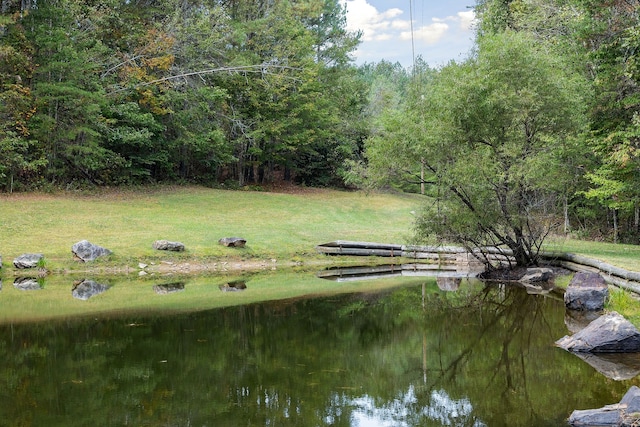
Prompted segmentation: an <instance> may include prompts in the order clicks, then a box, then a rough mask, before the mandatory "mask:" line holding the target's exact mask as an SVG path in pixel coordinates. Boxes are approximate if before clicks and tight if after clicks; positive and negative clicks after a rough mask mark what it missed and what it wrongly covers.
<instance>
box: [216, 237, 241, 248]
mask: <svg viewBox="0 0 640 427" xmlns="http://www.w3.org/2000/svg"><path fill="white" fill-rule="evenodd" d="M218 243H219V244H221V245H222V246H227V247H234V248H243V247H244V245H245V244H246V243H247V240H246V239H243V238H242V237H223V238H222V239H220V240H218Z"/></svg>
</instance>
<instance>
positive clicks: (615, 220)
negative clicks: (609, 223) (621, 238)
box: [612, 209, 618, 243]
mask: <svg viewBox="0 0 640 427" xmlns="http://www.w3.org/2000/svg"><path fill="white" fill-rule="evenodd" d="M612 211H613V212H612V214H613V243H618V209H612Z"/></svg>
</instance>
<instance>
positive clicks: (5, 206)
mask: <svg viewBox="0 0 640 427" xmlns="http://www.w3.org/2000/svg"><path fill="white" fill-rule="evenodd" d="M419 205H420V197H419V196H417V195H390V194H365V193H360V192H341V191H332V190H322V191H320V190H306V191H302V192H298V193H295V194H283V193H267V192H253V191H224V190H214V189H207V188H201V187H168V188H162V187H161V188H148V189H145V190H139V191H124V192H116V191H105V192H102V193H100V194H91V195H82V194H72V193H64V194H55V195H44V194H14V195H9V196H7V195H5V196H2V197H1V198H0V212H2V216H1V218H2V223H1V225H0V255H2V257H3V265H4V267H5V270H6V269H7V268H8V269H11V268H12V261H13V259H14V258H15V257H17V256H19V255H20V254H23V253H33V252H35V253H42V254H44V255H45V260H46V266H47V268H48V269H49V270H50V271H54V272H55V271H58V270H70V269H71V270H72V269H74V268H79V265H78V263H76V262H74V261H72V255H71V246H72V245H73V244H74V243H76V242H78V241H80V240H83V239H86V240H89V241H90V242H92V243H95V244H97V245H100V246H103V247H106V248H108V249H110V250H112V251H113V252H114V254H113V255H112V256H110V257H109V258H108V259H107V260H104V261H101V260H99V261H98V262H96V263H95V264H94V265H97V266H101V265H102V266H105V265H106V266H109V265H127V264H132V263H133V265H137V263H138V262H145V263H151V262H156V261H161V260H171V261H182V262H185V261H194V260H195V261H207V260H209V261H210V260H217V259H232V260H234V259H244V260H252V259H253V260H256V259H265V260H269V261H271V260H273V259H275V260H277V261H278V262H280V261H291V260H298V261H304V260H306V259H313V258H314V257H315V258H317V257H318V255H317V254H316V252H315V249H314V247H315V245H317V244H319V243H324V242H327V241H331V240H336V239H343V240H364V241H378V242H394V243H396V242H397V243H402V242H405V241H407V240H408V239H409V236H410V231H411V226H412V220H413V215H412V214H411V211H413V210H416V209H417V208H418V207H419ZM230 236H239V237H243V238H245V239H246V240H247V246H246V247H245V248H244V249H232V248H226V247H223V246H221V245H219V244H218V239H220V238H222V237H230ZM159 239H167V240H172V241H180V242H182V243H184V244H185V246H186V251H185V252H184V253H168V252H166V251H155V250H153V249H152V247H151V245H152V243H153V242H154V241H155V240H159Z"/></svg>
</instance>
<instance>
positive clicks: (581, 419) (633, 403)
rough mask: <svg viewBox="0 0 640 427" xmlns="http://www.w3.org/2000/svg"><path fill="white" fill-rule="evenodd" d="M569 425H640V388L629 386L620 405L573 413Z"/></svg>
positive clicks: (605, 426)
mask: <svg viewBox="0 0 640 427" xmlns="http://www.w3.org/2000/svg"><path fill="white" fill-rule="evenodd" d="M569 424H570V425H572V426H575V427H578V426H579V427H609V426H611V427H632V426H637V425H639V424H640V388H638V387H636V386H631V388H630V389H629V390H628V391H627V393H626V394H625V395H624V396H623V397H622V400H620V403H617V404H613V405H607V406H605V407H602V408H600V409H587V410H580V411H573V412H572V413H571V416H570V417H569Z"/></svg>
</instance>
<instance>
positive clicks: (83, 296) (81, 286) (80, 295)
mask: <svg viewBox="0 0 640 427" xmlns="http://www.w3.org/2000/svg"><path fill="white" fill-rule="evenodd" d="M107 289H109V286H108V285H103V284H101V283H98V282H96V281H94V280H82V281H81V282H79V283H76V284H75V285H74V286H73V289H72V290H71V295H73V297H74V298H77V299H80V300H83V301H86V300H88V299H89V298H91V297H93V296H96V295H99V294H101V293H103V292H105V291H106V290H107Z"/></svg>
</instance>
